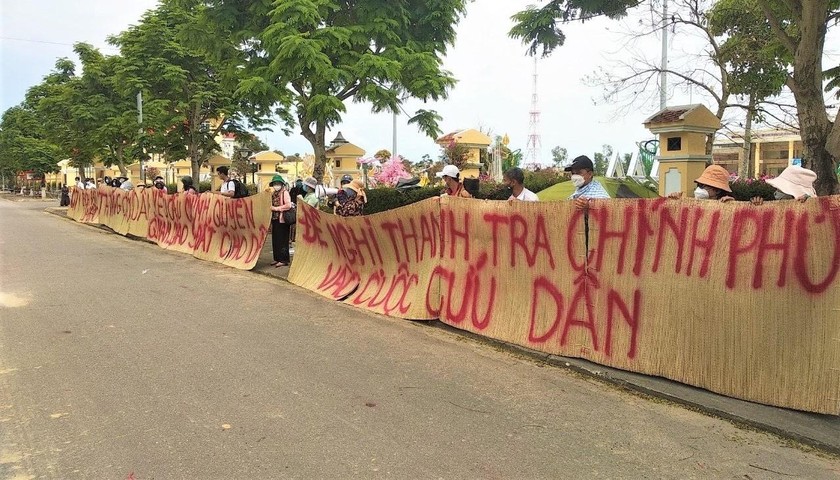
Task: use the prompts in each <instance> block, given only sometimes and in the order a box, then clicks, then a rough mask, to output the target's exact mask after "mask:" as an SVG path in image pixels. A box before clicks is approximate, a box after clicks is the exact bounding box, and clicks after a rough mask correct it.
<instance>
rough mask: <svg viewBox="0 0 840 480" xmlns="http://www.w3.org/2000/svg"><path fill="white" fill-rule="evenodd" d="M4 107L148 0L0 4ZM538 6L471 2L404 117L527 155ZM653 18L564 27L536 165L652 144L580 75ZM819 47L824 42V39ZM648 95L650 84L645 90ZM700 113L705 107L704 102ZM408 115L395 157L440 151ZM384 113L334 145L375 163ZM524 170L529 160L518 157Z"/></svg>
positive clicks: (290, 148) (544, 92)
mask: <svg viewBox="0 0 840 480" xmlns="http://www.w3.org/2000/svg"><path fill="white" fill-rule="evenodd" d="M0 2H2V3H0V5H1V6H0V18H2V24H1V25H0V28H1V29H2V30H0V93H2V95H1V96H0V109H1V110H2V111H5V110H6V109H7V108H9V107H11V106H14V105H16V104H18V103H19V102H20V101H22V100H23V96H24V94H25V92H26V89H27V88H29V87H30V86H32V85H35V84H37V83H38V82H40V80H41V79H42V77H43V76H44V75H46V74H47V73H48V72H49V71H50V70H51V69H52V67H53V65H54V64H55V61H56V59H57V58H60V57H70V58H74V55H73V52H72V44H73V43H74V42H79V41H85V42H88V43H91V44H93V45H94V46H97V47H100V48H102V51H103V53H106V54H115V53H118V52H117V51H116V50H115V49H114V48H113V47H111V46H109V45H107V44H106V42H105V39H106V38H107V36H108V35H113V34H117V33H119V32H120V31H122V30H124V29H125V28H126V27H128V26H129V25H131V24H135V23H137V22H138V21H139V19H140V16H141V15H142V13H143V12H144V11H145V10H147V9H150V8H154V6H155V5H156V1H154V0H75V1H73V2H70V1H67V0H30V1H27V2H22V1H19V0H0ZM532 3H534V0H475V1H474V2H471V3H469V4H468V12H467V15H466V17H465V18H463V19H462V20H461V22H460V23H459V25H458V26H457V32H458V36H457V40H456V42H455V44H454V45H453V46H452V47H451V48H450V50H449V51H448V52H447V55H446V58H445V61H444V68H445V69H447V70H449V71H451V72H452V73H453V74H454V76H455V78H457V79H458V84H457V85H456V86H455V87H454V88H453V89H452V90H451V91H450V93H449V97H448V98H447V99H445V100H441V101H438V102H432V103H429V104H423V103H422V102H419V101H409V102H407V103H406V104H405V110H406V111H407V112H408V113H412V112H414V111H415V110H417V109H419V108H425V109H433V110H436V111H437V112H438V113H439V114H440V115H441V116H442V117H443V120H442V122H441V125H440V126H441V129H442V130H443V131H444V133H447V132H450V131H455V130H460V129H465V128H481V129H483V130H484V131H485V132H486V131H490V132H491V134H492V135H504V134H507V135H508V136H509V138H510V145H509V146H510V147H511V148H513V149H517V148H521V149H522V151H523V152H526V151H527V142H528V135H529V123H530V122H529V120H530V115H529V111H530V110H531V98H532V93H533V73H534V60H533V58H532V57H528V56H526V55H525V47H524V46H523V45H522V44H521V43H520V42H519V41H518V40H514V39H511V38H509V37H508V35H507V32H508V31H509V30H510V27H511V26H512V21H511V20H510V17H511V15H513V14H514V13H516V12H517V11H519V10H522V9H524V8H525V7H527V6H528V5H529V4H532ZM651 15H652V12H651V11H649V10H646V9H642V10H641V11H639V12H636V14H635V15H634V16H632V17H631V18H628V19H626V20H624V21H621V22H618V21H613V20H609V19H602V18H598V19H594V20H590V21H587V22H586V23H583V24H581V23H573V24H568V25H565V26H563V31H564V33H565V34H566V43H565V45H564V46H562V47H560V48H558V49H557V50H555V52H554V53H553V54H552V55H551V56H550V57H548V58H546V59H540V60H539V62H538V66H537V69H538V72H539V76H538V83H537V95H538V108H539V110H540V112H541V115H540V122H539V127H538V133H539V135H540V138H541V148H540V156H539V161H541V162H542V163H546V164H547V163H549V162H550V159H551V153H550V151H551V149H552V148H553V147H555V146H562V147H565V148H566V149H567V150H568V154H569V158H574V157H575V156H577V155H581V154H588V155H590V156H591V155H592V154H593V153H594V152H596V151H601V147H602V145H604V144H609V145H612V146H613V147H614V149H615V151H616V152H620V153H629V152H632V151H635V150H636V147H635V143H636V142H639V141H643V140H647V139H650V138H653V136H652V135H651V134H650V132H648V131H647V130H646V129H645V128H644V127H643V125H642V122H643V121H644V120H645V119H646V118H647V117H649V116H650V115H652V114H653V113H655V112H656V110H658V104H657V103H656V102H646V104H644V105H641V106H634V107H633V108H630V109H626V108H624V109H621V108H619V107H620V106H619V105H615V104H606V103H604V102H603V101H600V99H601V94H602V89H601V88H600V87H596V86H588V85H587V82H584V80H583V79H584V77H587V76H590V75H592V74H594V73H595V72H596V71H597V70H598V69H599V68H606V69H608V70H615V69H617V68H618V67H617V66H616V64H615V62H616V60H617V59H626V51H625V50H624V48H625V46H626V44H627V38H626V36H624V35H623V34H621V33H619V31H620V30H622V29H623V30H625V31H626V30H628V29H633V28H634V27H633V26H634V25H636V24H637V23H634V22H638V18H636V17H639V18H647V17H650V16H651ZM679 33H680V32H677V34H678V35H677V36H676V40H675V42H676V43H672V44H671V52H672V53H671V55H672V61H674V62H679V61H690V59H689V57H688V55H689V52H691V51H692V50H695V51H696V49H697V48H702V45H701V44H698V43H697V40H696V39H692V38H691V37H690V36H687V35H679ZM660 45H661V43H660V40H659V38H658V37H657V36H650V37H647V38H645V39H643V40H641V41H639V42H638V43H637V45H636V49H637V50H639V51H641V52H643V53H644V54H649V56H650V57H651V58H658V55H659V50H660ZM827 45H831V44H830V43H828V42H827ZM652 88H655V87H652ZM698 101H703V98H702V96H701V95H700V94H699V93H695V92H686V91H681V90H677V89H672V90H671V91H669V105H678V104H685V103H689V102H698ZM707 105H708V103H707ZM407 120H408V116H407V115H401V116H399V117H398V119H397V149H396V152H397V153H399V154H401V155H403V156H404V157H406V158H409V159H411V160H415V161H416V160H420V158H421V157H422V156H423V155H424V154H428V155H430V156H432V157H433V158H437V157H438V156H439V154H440V147H438V146H437V145H436V144H435V143H434V142H433V141H432V139H430V138H429V137H427V136H425V135H424V134H421V133H420V132H419V131H417V129H416V127H414V126H412V125H408V124H407ZM392 122H393V119H392V116H391V115H390V114H373V113H371V112H370V107H369V106H368V105H365V104H354V103H351V102H348V104H347V113H346V114H345V115H344V117H343V121H342V123H341V124H340V125H337V126H336V127H334V128H333V129H332V131H331V132H329V133H328V137H327V138H328V140H331V139H332V138H333V137H334V136H335V135H336V134H337V133H338V132H339V131H341V132H342V134H343V135H344V137H345V138H346V139H347V140H348V141H350V142H352V143H354V144H356V145H358V146H360V147H362V148H363V149H365V150H366V151H367V155H368V156H372V155H373V153H375V152H376V151H377V150H379V149H382V148H385V149H388V150H392V149H393V148H392ZM259 136H260V137H261V138H262V139H263V140H264V141H265V142H266V143H267V144H268V145H269V147H270V148H271V149H279V150H282V151H283V152H284V153H286V154H291V153H301V154H304V153H309V152H311V147H310V146H309V143H308V142H307V141H306V140H305V139H303V137H301V136H300V135H299V134H292V135H291V136H285V135H284V134H283V133H282V132H280V131H279V129H278V130H277V132H262V133H260V134H259ZM526 161H529V162H530V160H526Z"/></svg>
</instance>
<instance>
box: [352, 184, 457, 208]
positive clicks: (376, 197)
mask: <svg viewBox="0 0 840 480" xmlns="http://www.w3.org/2000/svg"><path fill="white" fill-rule="evenodd" d="M440 192H441V188H440V187H423V188H415V189H413V190H406V191H399V190H397V189H395V188H391V187H379V188H371V189H370V190H368V191H367V197H368V203H367V205H365V215H370V214H372V213H379V212H384V211H386V210H393V209H395V208H398V207H403V206H405V205H411V204H412V203H417V202H419V201H421V200H425V199H427V198H432V197H436V196H438V195H440Z"/></svg>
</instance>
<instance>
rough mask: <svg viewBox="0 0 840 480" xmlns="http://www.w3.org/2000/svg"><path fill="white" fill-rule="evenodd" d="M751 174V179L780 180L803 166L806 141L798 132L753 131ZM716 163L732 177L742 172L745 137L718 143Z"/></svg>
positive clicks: (715, 150)
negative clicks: (787, 170) (789, 169)
mask: <svg viewBox="0 0 840 480" xmlns="http://www.w3.org/2000/svg"><path fill="white" fill-rule="evenodd" d="M750 145H751V147H750V159H749V167H750V171H749V172H748V176H750V177H759V176H762V175H769V176H776V175H778V174H779V173H781V172H782V170H784V169H785V168H787V167H788V166H789V165H798V164H800V163H801V162H802V139H801V138H800V136H799V132H798V131H794V130H781V129H765V130H753V132H752V134H751V138H750ZM712 158H713V160H714V163H716V164H717V165H720V166H722V167H724V168H726V169H727V170H729V171H730V172H731V173H737V172H738V166H739V165H740V164H741V161H742V160H743V158H744V135H743V133H739V134H735V135H730V136H729V137H728V138H721V137H718V139H717V140H716V141H715V145H714V147H713V148H712Z"/></svg>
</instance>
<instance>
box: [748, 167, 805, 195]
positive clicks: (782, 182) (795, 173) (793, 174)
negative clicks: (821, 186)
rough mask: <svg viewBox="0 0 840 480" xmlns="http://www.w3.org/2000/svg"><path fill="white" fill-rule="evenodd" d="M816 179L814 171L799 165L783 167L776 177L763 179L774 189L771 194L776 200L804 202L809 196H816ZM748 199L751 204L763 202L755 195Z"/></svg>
mask: <svg viewBox="0 0 840 480" xmlns="http://www.w3.org/2000/svg"><path fill="white" fill-rule="evenodd" d="M816 180H817V174H816V173H814V172H812V171H811V170H808V169H807V168H803V167H800V166H799V165H791V166H789V167H787V168H786V169H784V170H783V171H782V173H780V174H779V176H778V177H776V178H770V179H767V180H765V181H766V182H767V184H768V185H770V186H772V187H774V188H775V189H776V192H775V193H774V195H773V196H774V198H775V199H776V200H796V201H798V202H804V201H805V200H808V199H809V198H811V197H816V196H817V191H816V190H814V182H815V181H816ZM750 201H751V202H752V204H753V205H761V204H762V203H764V199H763V198H761V197H755V198H753V199H752V200H750Z"/></svg>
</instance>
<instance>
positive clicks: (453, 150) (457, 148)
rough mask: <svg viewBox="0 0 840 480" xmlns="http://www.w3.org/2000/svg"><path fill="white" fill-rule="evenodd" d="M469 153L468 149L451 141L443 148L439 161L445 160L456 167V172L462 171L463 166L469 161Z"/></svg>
mask: <svg viewBox="0 0 840 480" xmlns="http://www.w3.org/2000/svg"><path fill="white" fill-rule="evenodd" d="M469 153H470V149H469V148H467V147H466V146H464V145H463V144H460V143H458V142H456V141H455V140H452V141H451V142H449V143H448V144H447V145H446V146H445V147H443V156H442V157H441V159H442V160H445V161H446V163H448V164H450V165H455V166H456V167H458V170H462V169H463V168H464V165H465V164H466V163H467V162H468V161H469V157H468V155H469Z"/></svg>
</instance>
